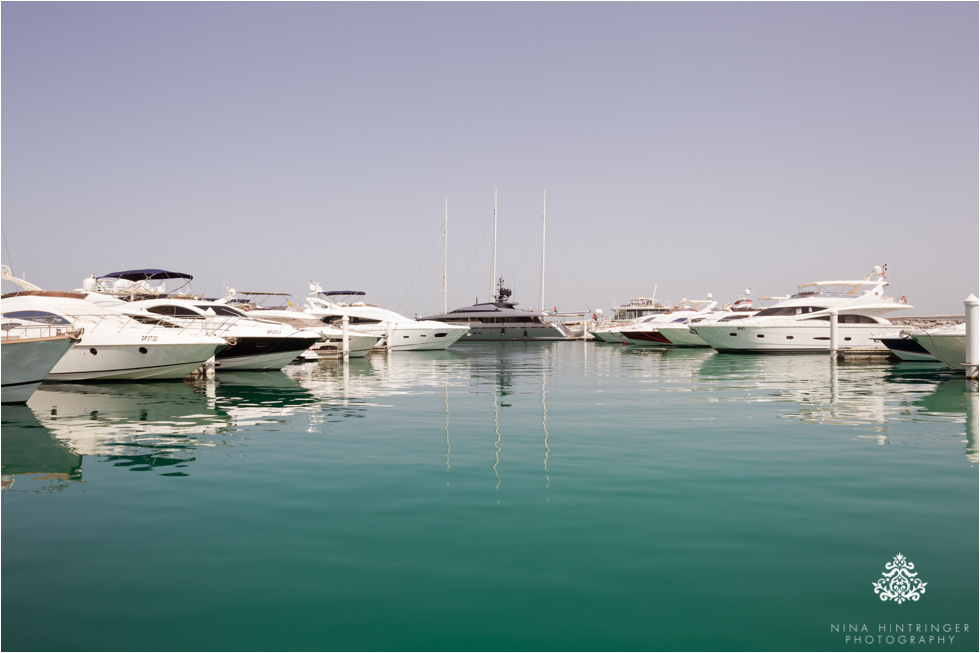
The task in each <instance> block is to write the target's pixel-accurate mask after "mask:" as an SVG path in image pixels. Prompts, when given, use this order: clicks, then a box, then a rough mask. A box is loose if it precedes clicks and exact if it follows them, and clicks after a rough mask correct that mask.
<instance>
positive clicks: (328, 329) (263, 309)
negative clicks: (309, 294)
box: [219, 284, 381, 361]
mask: <svg viewBox="0 0 980 653" xmlns="http://www.w3.org/2000/svg"><path fill="white" fill-rule="evenodd" d="M238 295H242V297H239V296H238ZM290 299H292V295H291V294H290V293H286V292H255V291H237V290H235V289H234V288H232V287H230V286H228V284H225V296H224V297H223V298H222V299H221V300H219V302H221V303H227V304H231V305H232V306H234V307H235V308H237V309H239V310H241V311H244V312H245V313H246V314H247V315H249V316H250V317H255V318H259V319H263V320H272V321H273V322H281V323H283V324H288V325H289V326H291V327H294V328H296V329H300V330H301V331H314V332H316V333H319V334H320V340H319V341H317V342H315V343H313V344H312V345H311V346H310V348H309V349H307V350H306V352H305V353H303V354H302V355H301V358H302V359H303V360H304V361H316V360H319V359H321V358H339V357H341V356H343V354H344V330H343V329H342V328H340V327H337V326H333V325H332V324H331V323H330V318H323V317H317V316H316V315H310V314H309V313H307V312H306V311H305V310H304V309H303V308H302V307H296V306H293V304H292V302H291V301H290ZM380 340H381V337H380V336H376V335H374V334H370V333H365V332H363V331H357V330H356V329H351V328H350V326H349V325H348V329H347V356H348V357H349V358H363V357H364V356H367V355H368V354H369V353H370V352H371V351H372V350H373V348H374V346H375V345H376V344H378V342H379V341H380Z"/></svg>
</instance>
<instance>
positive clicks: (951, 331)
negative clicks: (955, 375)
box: [911, 323, 966, 370]
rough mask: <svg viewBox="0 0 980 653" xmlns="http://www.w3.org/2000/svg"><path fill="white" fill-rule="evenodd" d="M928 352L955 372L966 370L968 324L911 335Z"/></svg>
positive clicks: (953, 325) (927, 330) (952, 325)
mask: <svg viewBox="0 0 980 653" xmlns="http://www.w3.org/2000/svg"><path fill="white" fill-rule="evenodd" d="M911 336H912V339H913V340H915V342H917V343H919V344H920V345H921V346H922V347H923V348H924V349H925V350H926V351H927V352H929V353H930V354H932V355H933V356H935V357H936V359H938V360H940V361H942V363H943V364H944V365H946V367H950V368H952V369H954V370H963V369H966V324H965V323H960V324H951V325H949V326H943V327H938V328H936V329H926V330H924V331H921V332H918V333H912V334H911Z"/></svg>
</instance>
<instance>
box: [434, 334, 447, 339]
mask: <svg viewBox="0 0 980 653" xmlns="http://www.w3.org/2000/svg"><path fill="white" fill-rule="evenodd" d="M448 335H449V334H448V333H437V334H436V338H445V337H446V336H448Z"/></svg>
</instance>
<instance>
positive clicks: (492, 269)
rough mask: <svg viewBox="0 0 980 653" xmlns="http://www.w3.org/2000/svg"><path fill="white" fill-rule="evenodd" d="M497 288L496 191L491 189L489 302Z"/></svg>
mask: <svg viewBox="0 0 980 653" xmlns="http://www.w3.org/2000/svg"><path fill="white" fill-rule="evenodd" d="M496 286H497V189H496V188H494V189H493V265H492V266H491V267H490V301H493V298H494V294H495V293H494V289H495V288H496Z"/></svg>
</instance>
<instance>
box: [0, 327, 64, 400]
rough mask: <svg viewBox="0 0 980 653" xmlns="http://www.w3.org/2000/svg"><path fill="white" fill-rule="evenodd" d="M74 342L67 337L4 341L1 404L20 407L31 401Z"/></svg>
mask: <svg viewBox="0 0 980 653" xmlns="http://www.w3.org/2000/svg"><path fill="white" fill-rule="evenodd" d="M76 342H78V340H77V339H76V338H72V337H69V336H67V335H60V336H51V337H47V338H4V340H3V346H2V347H0V352H2V357H3V382H2V386H3V388H2V389H3V392H2V401H3V403H5V404H11V403H15V404H22V403H25V402H26V401H27V400H28V399H30V398H31V395H33V394H34V391H35V390H37V388H38V386H39V385H41V382H42V381H44V379H45V377H47V376H48V374H49V373H50V372H51V370H52V368H54V366H55V365H57V364H58V361H60V360H61V359H62V357H63V356H64V355H65V354H66V353H67V352H68V350H69V349H71V347H72V345H74V344H75V343H76Z"/></svg>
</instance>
